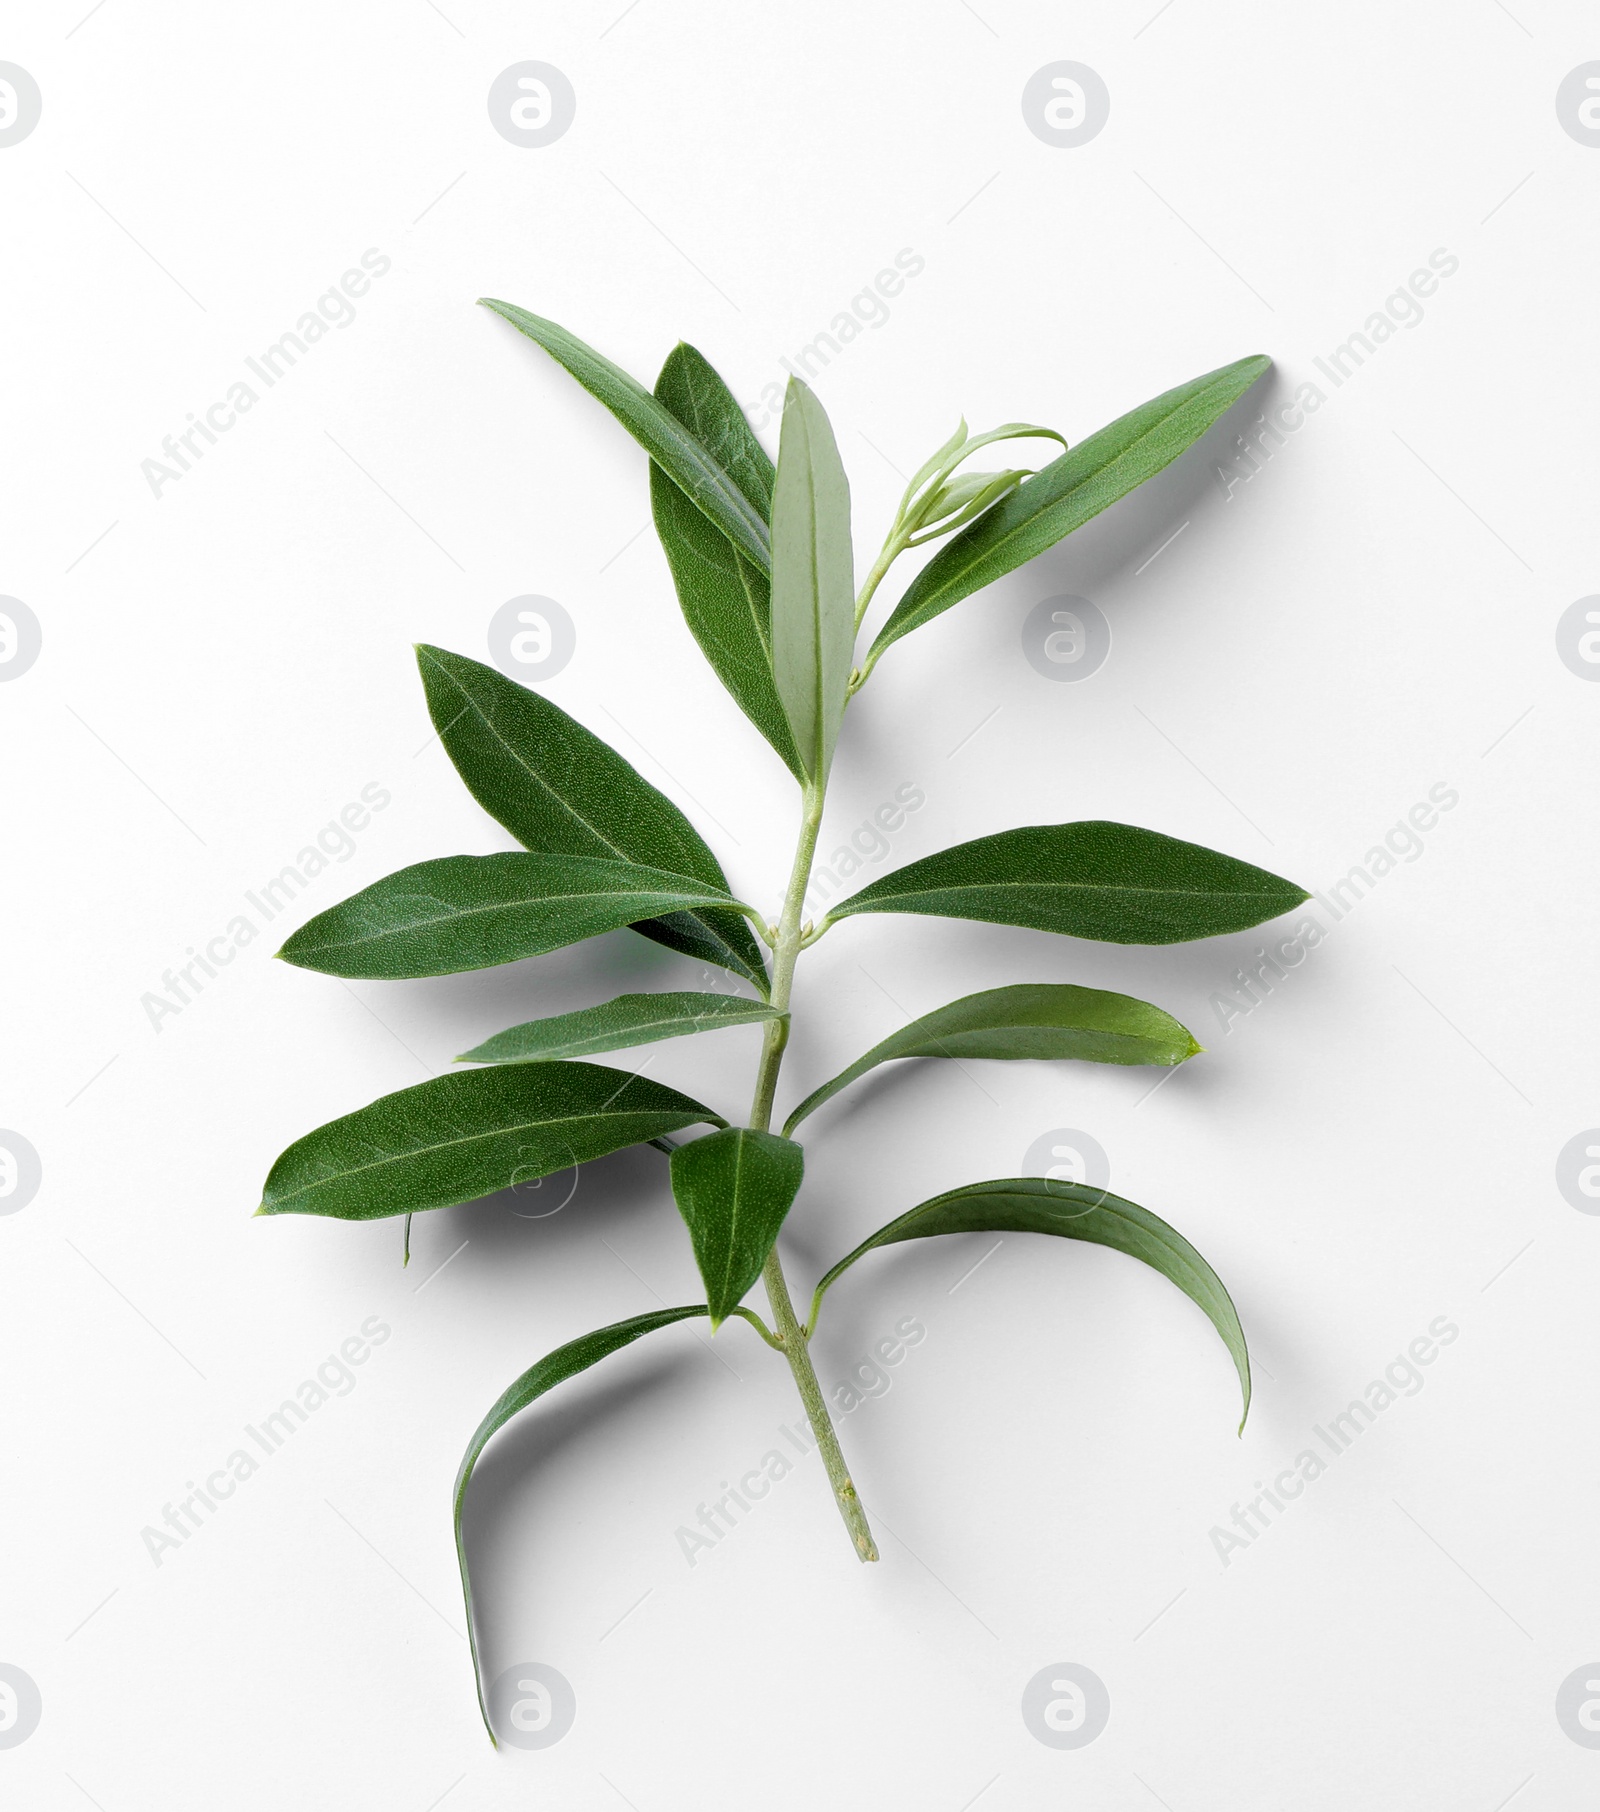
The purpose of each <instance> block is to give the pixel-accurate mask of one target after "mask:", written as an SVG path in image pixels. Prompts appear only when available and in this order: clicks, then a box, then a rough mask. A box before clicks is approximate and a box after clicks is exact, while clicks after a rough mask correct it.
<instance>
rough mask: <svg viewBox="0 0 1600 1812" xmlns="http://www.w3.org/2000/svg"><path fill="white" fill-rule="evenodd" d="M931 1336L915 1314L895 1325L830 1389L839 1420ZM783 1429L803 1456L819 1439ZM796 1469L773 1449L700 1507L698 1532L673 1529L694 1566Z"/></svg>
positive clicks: (878, 1392)
mask: <svg viewBox="0 0 1600 1812" xmlns="http://www.w3.org/2000/svg"><path fill="white" fill-rule="evenodd" d="M927 1337H928V1330H927V1328H926V1327H925V1326H924V1325H923V1324H922V1323H921V1322H920V1321H918V1320H917V1318H916V1316H915V1315H902V1316H901V1318H900V1319H899V1320H898V1321H897V1322H896V1323H895V1324H894V1331H893V1333H891V1334H886V1335H885V1336H884V1337H883V1339H881V1340H875V1341H874V1342H873V1343H872V1347H871V1349H870V1351H869V1352H866V1353H863V1354H862V1355H861V1357H860V1358H859V1359H858V1360H857V1361H856V1362H855V1365H854V1366H853V1367H852V1368H851V1371H850V1375H849V1377H848V1378H841V1379H840V1380H839V1382H838V1383H837V1384H835V1385H834V1387H833V1389H832V1390H831V1391H830V1392H829V1393H828V1394H829V1397H830V1399H831V1400H832V1404H833V1416H834V1420H835V1421H837V1420H838V1419H839V1417H841V1416H848V1415H851V1414H853V1413H854V1411H856V1410H858V1409H859V1408H860V1407H861V1405H862V1404H863V1403H866V1402H869V1401H870V1400H872V1399H873V1398H876V1397H881V1396H882V1395H883V1394H884V1392H885V1391H886V1390H888V1388H889V1386H890V1385H891V1384H892V1383H893V1382H894V1380H893V1379H892V1378H891V1377H890V1376H889V1373H888V1372H887V1371H886V1370H885V1369H884V1368H885V1367H886V1366H895V1365H899V1364H901V1363H902V1362H903V1361H904V1359H905V1357H906V1354H907V1352H908V1351H909V1349H910V1348H912V1347H914V1346H921V1345H922V1343H923V1341H924V1340H926V1339H927ZM778 1433H779V1435H780V1436H781V1437H782V1438H783V1439H784V1440H785V1441H787V1442H788V1444H789V1446H790V1447H792V1448H793V1449H794V1451H795V1452H796V1453H797V1454H807V1453H810V1451H811V1449H812V1446H813V1443H812V1441H811V1438H810V1431H809V1430H807V1429H794V1428H790V1427H789V1426H788V1424H787V1423H784V1422H780V1423H779V1424H778ZM793 1471H794V1461H793V1460H791V1459H790V1458H789V1456H788V1455H787V1454H786V1453H785V1452H784V1451H783V1449H782V1448H781V1447H769V1448H768V1449H767V1451H766V1452H765V1453H763V1454H762V1455H761V1457H760V1458H759V1459H758V1460H757V1461H756V1463H755V1465H753V1466H752V1467H751V1468H750V1470H749V1471H748V1472H745V1473H742V1474H741V1475H740V1478H739V1482H738V1485H737V1486H735V1485H733V1484H732V1483H730V1481H729V1480H727V1479H724V1480H723V1481H722V1487H721V1489H722V1496H721V1497H717V1498H713V1499H712V1500H711V1502H710V1503H709V1504H703V1503H702V1504H696V1505H695V1522H696V1523H697V1524H698V1525H699V1529H698V1531H697V1530H695V1529H691V1528H689V1527H687V1526H686V1525H685V1524H683V1523H680V1524H679V1525H678V1527H677V1528H676V1529H675V1530H674V1531H673V1535H674V1537H675V1538H676V1540H677V1543H678V1551H679V1553H680V1554H682V1555H683V1558H684V1559H685V1560H686V1561H688V1563H689V1565H690V1566H691V1567H692V1566H693V1565H694V1564H695V1562H696V1561H697V1560H698V1559H699V1558H700V1556H701V1554H703V1553H707V1554H708V1553H710V1551H711V1550H712V1549H713V1548H715V1547H716V1546H717V1545H718V1544H719V1543H720V1542H723V1541H725V1540H726V1539H727V1538H728V1536H729V1535H731V1534H732V1533H733V1531H734V1530H735V1529H736V1528H737V1527H738V1526H739V1524H740V1522H741V1521H742V1520H743V1517H741V1516H740V1515H738V1514H736V1512H743V1515H744V1516H748V1515H749V1514H750V1512H751V1510H753V1509H754V1508H755V1505H756V1504H758V1503H760V1501H761V1500H762V1499H763V1498H764V1497H766V1496H767V1495H768V1493H769V1492H770V1491H771V1490H772V1487H773V1486H774V1485H776V1484H777V1483H778V1482H779V1481H780V1480H781V1479H786V1478H787V1477H788V1476H789V1474H790V1473H791V1472H793Z"/></svg>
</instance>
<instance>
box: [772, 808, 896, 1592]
mask: <svg viewBox="0 0 1600 1812" xmlns="http://www.w3.org/2000/svg"><path fill="white" fill-rule="evenodd" d="M823 790H824V789H823V787H822V786H818V785H811V786H808V787H807V788H806V791H805V805H804V811H803V814H802V817H801V823H800V840H799V843H798V845H797V846H796V848H795V852H794V867H793V869H792V870H791V872H790V875H789V891H788V894H787V896H786V897H785V899H784V902H783V915H782V917H781V918H780V919H779V921H778V936H777V942H776V944H775V946H774V952H775V953H774V957H773V964H772V992H771V1001H772V1005H773V1006H774V1007H776V1008H777V1009H778V1011H779V1012H780V1013H782V1014H784V1015H785V1017H784V1018H782V1019H772V1020H768V1022H767V1028H766V1035H765V1038H764V1040H763V1043H762V1046H761V1066H760V1068H759V1070H758V1071H757V1072H756V1089H755V1099H754V1100H753V1101H752V1102H751V1105H750V1125H751V1126H752V1127H753V1128H754V1129H755V1130H756V1131H757V1132H766V1131H768V1130H769V1129H770V1128H771V1125H772V1103H773V1100H774V1098H775V1097H776V1095H777V1090H778V1071H779V1069H780V1068H781V1067H782V1064H783V1052H784V1047H785V1045H787V1044H788V1042H789V1020H788V1017H787V1015H788V1011H789V995H790V991H791V989H792V987H793V985H794V966H795V960H796V958H797V957H798V956H799V954H800V941H801V924H800V915H801V913H802V912H803V911H804V909H805V897H806V888H807V887H808V886H809V885H810V881H811V864H812V861H813V860H814V859H815V856H816V853H817V836H818V834H819V832H820V831H821V829H822V803H823ZM761 1281H762V1282H763V1283H764V1284H765V1285H766V1287H767V1300H768V1302H770V1303H771V1305H772V1319H773V1322H774V1324H775V1326H776V1329H777V1336H778V1339H779V1341H780V1342H781V1343H782V1346H783V1356H784V1357H785V1358H786V1359H787V1360H788V1361H789V1370H790V1371H791V1372H792V1373H793V1374H794V1382H795V1388H796V1389H797V1390H798V1391H799V1393H800V1401H801V1402H802V1403H803V1404H804V1405H805V1411H806V1420H807V1421H808V1422H809V1423H810V1424H811V1432H812V1434H813V1435H814V1436H815V1437H816V1442H817V1451H818V1452H819V1453H820V1454H821V1455H822V1463H823V1465H824V1466H825V1467H826V1468H827V1472H828V1479H829V1482H830V1483H831V1484H832V1486H833V1495H834V1499H835V1501H836V1502H837V1503H838V1506H839V1514H840V1515H841V1516H842V1517H843V1518H844V1526H845V1528H846V1529H848V1530H849V1532H850V1540H851V1542H852V1543H853V1545H854V1547H855V1550H856V1552H857V1554H859V1555H860V1556H861V1558H862V1559H863V1560H876V1559H877V1558H878V1546H877V1543H876V1542H875V1541H874V1540H873V1539H872V1530H871V1529H870V1528H869V1527H868V1524H867V1518H866V1512H865V1511H864V1510H863V1509H862V1507H861V1499H860V1498H859V1497H858V1496H857V1494H856V1488H855V1485H854V1483H853V1481H852V1480H851V1477H850V1469H849V1467H848V1466H846V1465H845V1461H844V1454H843V1453H842V1452H841V1451H840V1448H839V1439H838V1436H837V1435H836V1434H835V1433H834V1430H833V1422H832V1420H831V1419H830V1417H829V1415H828V1406H827V1404H826V1403H824V1402H823V1399H822V1386H821V1385H820V1384H819V1383H818V1382H817V1374H816V1369H815V1367H813V1365H812V1363H811V1354H810V1351H809V1349H808V1347H807V1344H806V1336H805V1333H804V1331H803V1330H802V1328H801V1326H800V1322H799V1319H798V1317H797V1316H796V1315H795V1312H794V1304H793V1302H792V1301H791V1300H790V1298H789V1285H788V1283H787V1281H786V1280H785V1278H784V1275H783V1265H782V1263H781V1261H780V1260H779V1258H778V1248H777V1247H776V1245H774V1247H773V1248H772V1250H771V1251H770V1252H769V1253H768V1254H767V1262H766V1263H765V1264H764V1265H763V1266H762V1267H761Z"/></svg>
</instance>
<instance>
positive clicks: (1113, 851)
mask: <svg viewBox="0 0 1600 1812" xmlns="http://www.w3.org/2000/svg"><path fill="white" fill-rule="evenodd" d="M1310 897H1311V896H1310V895H1309V894H1308V893H1307V892H1306V891H1305V889H1304V888H1302V887H1296V886H1295V885H1294V883H1293V882H1292V881H1285V880H1282V879H1281V878H1280V877H1279V876H1277V875H1274V874H1268V873H1267V871H1266V870H1265V869H1264V868H1256V867H1255V866H1254V865H1253V864H1251V863H1249V862H1241V861H1239V860H1238V858H1237V857H1234V856H1225V855H1222V854H1220V853H1219V852H1218V851H1216V850H1214V849H1206V848H1203V847H1202V846H1201V845H1200V844H1198V843H1185V842H1183V841H1182V840H1181V839H1180V838H1178V837H1166V836H1163V835H1162V834H1161V832H1159V831H1151V830H1140V829H1139V828H1138V827H1137V826H1136V825H1132V824H1113V823H1109V822H1107V821H1105V820H1090V821H1087V822H1085V823H1082V824H1031V825H1024V826H1022V827H1021V828H1020V829H1018V830H1008V831H1000V832H998V833H997V834H996V835H994V836H992V837H978V838H976V839H975V840H974V841H973V842H971V843H958V844H957V845H956V846H955V847H954V848H953V849H944V850H940V851H939V852H938V854H937V855H932V856H924V857H923V858H922V860H921V861H920V862H911V863H908V864H907V865H906V867H904V868H897V869H895V870H894V871H893V872H892V873H891V874H887V875H885V876H883V878H882V879H881V880H878V881H874V882H873V883H872V885H871V886H870V887H864V888H862V890H861V892H860V893H858V894H852V895H851V897H850V898H849V899H848V900H842V901H841V902H840V903H839V904H838V905H837V906H835V907H834V908H833V910H832V911H831V912H830V913H829V914H828V918H829V920H833V919H842V918H846V917H848V916H849V915H850V914H851V913H856V912H921V913H931V914H935V915H937V916H939V917H942V918H951V919H982V920H985V921H987V922H988V923H990V924H995V925H1027V926H1031V927H1032V928H1033V929H1034V930H1036V931H1057V932H1061V933H1063V934H1065V935H1067V936H1070V937H1086V938H1096V939H1098V940H1099V941H1100V942H1102V943H1108V944H1180V943H1184V942H1186V941H1187V940H1189V939H1191V938H1200V937H1217V936H1219V935H1220V934H1222V933H1223V932H1228V931H1243V930H1245V929H1247V928H1248V927H1249V926H1251V925H1259V924H1261V923H1262V921H1263V920H1265V919H1271V918H1276V917H1277V916H1278V914H1279V913H1280V912H1288V911H1289V910H1290V908H1291V907H1294V906H1298V905H1299V904H1300V903H1301V901H1303V900H1307V899H1309V898H1310Z"/></svg>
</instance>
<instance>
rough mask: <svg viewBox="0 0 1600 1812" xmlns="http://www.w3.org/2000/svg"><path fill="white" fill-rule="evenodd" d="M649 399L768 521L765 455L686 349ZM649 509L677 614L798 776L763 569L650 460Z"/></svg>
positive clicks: (769, 475)
mask: <svg viewBox="0 0 1600 1812" xmlns="http://www.w3.org/2000/svg"><path fill="white" fill-rule="evenodd" d="M656 397H657V399H658V400H659V401H660V402H661V403H663V404H664V405H665V406H666V407H667V408H668V409H670V410H671V411H672V413H673V414H674V415H675V416H676V417H677V418H678V420H679V421H681V422H682V423H683V425H684V427H685V428H686V429H687V430H688V431H689V432H690V433H692V434H693V435H695V437H696V438H697V439H698V440H700V441H701V442H702V444H703V445H704V446H705V447H706V448H707V450H708V451H709V452H710V453H711V454H712V456H713V457H714V458H715V459H716V460H717V461H718V463H719V464H720V465H722V466H723V467H724V468H725V469H726V471H727V472H728V475H729V476H730V477H731V478H733V480H734V481H735V482H736V483H737V484H738V485H739V488H740V489H741V490H742V491H743V492H744V493H745V495H746V496H747V497H748V498H749V499H750V501H751V503H752V504H753V505H754V506H755V507H756V508H757V509H758V510H760V512H761V515H762V518H763V520H765V519H766V517H767V516H768V515H769V514H770V512H771V508H772V481H773V467H772V461H771V460H770V459H769V458H768V457H767V454H766V451H765V449H764V448H763V447H762V445H761V443H760V441H758V440H757V439H756V437H755V435H754V433H753V432H752V431H751V428H750V424H749V423H748V422H747V421H746V420H745V415H744V411H743V410H742V409H741V408H740V407H739V405H738V403H737V402H736V401H735V400H734V398H733V394H732V392H731V391H730V390H729V389H728V387H727V385H726V384H724V383H723V381H722V379H721V378H720V377H718V375H717V373H716V372H715V371H714V370H713V369H712V367H711V366H710V365H709V364H708V363H707V362H706V360H705V359H704V358H702V357H701V355H700V354H699V353H698V352H696V351H695V349H694V348H693V347H692V346H684V345H680V346H678V347H677V348H676V349H675V350H674V351H673V352H672V354H671V355H670V356H669V358H668V359H667V362H666V364H665V365H663V366H662V367H661V375H660V377H659V378H657V379H656ZM650 507H651V511H652V513H653V514H654V517H655V524H656V533H657V534H658V535H659V536H660V538H661V546H662V550H663V551H664V552H665V554H666V556H667V564H668V566H669V567H670V568H671V569H672V582H673V585H674V586H675V588H676V589H677V593H678V602H679V604H680V605H681V606H682V607H683V615H684V620H685V621H686V622H687V623H688V625H689V629H690V632H691V634H692V635H693V636H694V639H695V640H696V641H697V642H698V643H699V644H700V648H701V652H702V653H703V654H704V655H705V657H706V659H707V660H708V661H709V662H710V663H711V666H712V668H713V670H714V671H715V673H716V675H717V677H718V679H720V680H721V681H722V683H723V685H724V686H726V687H727V689H728V691H729V692H730V693H731V694H732V695H733V699H734V702H735V703H736V704H737V705H738V706H739V708H740V709H741V710H742V711H743V712H744V713H745V715H746V716H747V717H748V718H749V719H750V721H751V722H752V723H753V724H754V725H755V726H756V728H757V729H758V730H759V731H760V732H761V734H762V735H763V736H765V737H766V739H767V741H768V742H770V743H771V744H772V746H773V748H774V749H775V750H776V751H777V752H778V754H779V756H780V757H781V758H782V760H783V761H784V762H785V763H786V764H787V766H788V767H789V768H790V769H791V770H792V771H793V773H794V774H795V776H796V778H797V779H802V780H803V779H804V778H805V775H804V771H803V770H802V768H801V766H800V758H799V756H798V755H797V754H796V753H795V747H794V737H793V735H792V734H791V733H790V730H789V720H788V719H787V718H786V717H785V716H784V713H783V706H782V705H781V704H780V703H779V701H778V690H777V685H776V683H775V682H774V680H773V677H772V592H771V584H770V581H769V580H768V577H767V570H766V568H765V566H758V565H757V564H756V563H755V562H754V561H753V560H750V559H749V558H747V556H746V555H744V554H743V553H741V552H740V551H739V548H738V547H737V545H736V544H735V543H734V542H732V541H730V540H729V539H728V537H727V536H726V535H725V534H724V533H723V532H722V530H721V529H719V528H718V527H717V525H716V524H715V523H714V522H713V521H712V520H711V518H710V517H709V516H707V515H705V514H704V512H703V511H701V510H700V509H698V508H697V507H696V506H695V505H694V504H693V503H692V502H691V501H690V500H689V498H688V497H687V496H685V494H684V493H683V492H682V491H681V490H680V489H679V488H678V486H677V485H675V484H674V483H673V482H672V480H671V479H670V478H669V477H667V475H666V474H665V473H664V472H663V471H662V469H661V468H660V467H659V466H657V465H652V466H651V468H650Z"/></svg>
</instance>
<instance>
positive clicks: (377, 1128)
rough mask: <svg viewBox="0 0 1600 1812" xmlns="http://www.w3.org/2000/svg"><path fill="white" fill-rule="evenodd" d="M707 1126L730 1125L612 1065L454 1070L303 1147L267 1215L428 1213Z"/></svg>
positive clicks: (358, 1217)
mask: <svg viewBox="0 0 1600 1812" xmlns="http://www.w3.org/2000/svg"><path fill="white" fill-rule="evenodd" d="M702 1122H703V1123H705V1124H706V1125H710V1126H722V1125H724V1124H725V1122H724V1121H723V1119H722V1116H721V1115H720V1114H715V1113H713V1112H712V1111H711V1109H710V1108H709V1107H703V1106H702V1105H701V1104H700V1102H698V1101H693V1100H691V1099H690V1098H689V1096H687V1095H680V1094H679V1093H678V1091H677V1090H676V1089H675V1088H668V1087H666V1085H665V1084H664V1083H660V1082H651V1081H649V1080H648V1079H647V1078H646V1077H643V1076H632V1075H629V1074H628V1073H627V1072H626V1071H624V1070H613V1069H608V1068H606V1067H605V1066H604V1065H603V1064H598V1063H533V1064H527V1065H519V1064H508V1065H506V1066H505V1067H504V1068H500V1069H487V1070H453V1071H451V1072H450V1073H449V1074H448V1075H444V1076H435V1077H434V1078H433V1079H432V1081H430V1082H419V1083H418V1084H417V1085H416V1087H415V1088H403V1089H401V1090H400V1091H399V1092H398V1093H397V1094H393V1095H383V1096H381V1097H380V1098H379V1099H378V1100H376V1101H374V1102H372V1103H371V1104H370V1105H369V1106H367V1107H363V1108H359V1109H357V1111H356V1112H355V1113H353V1114H346V1115H344V1117H343V1118H342V1119H338V1120H330V1121H329V1122H328V1124H327V1125H326V1126H319V1127H318V1128H317V1129H316V1131H315V1132H310V1133H307V1134H306V1136H305V1137H304V1138H303V1139H296V1140H295V1142H294V1144H293V1145H291V1146H290V1147H289V1148H288V1150H287V1151H285V1152H284V1153H283V1154H282V1155H281V1156H280V1157H279V1159H278V1161H277V1163H275V1164H274V1165H273V1166H272V1171H271V1173H270V1175H269V1176H268V1177H267V1184H266V1188H265V1190H264V1191H263V1192H262V1198H261V1206H260V1208H259V1209H258V1210H257V1211H256V1212H257V1213H258V1214H326V1215H331V1216H332V1217H333V1218H334V1219H335V1220H341V1221H372V1220H379V1219H381V1218H382V1217H383V1216H384V1215H391V1214H412V1213H417V1214H420V1213H421V1212H422V1211H423V1210H424V1209H428V1208H448V1207H450V1206H451V1205H452V1204H454V1203H456V1202H472V1201H476V1200H477V1199H478V1197H479V1196H484V1195H492V1194H493V1193H494V1191H495V1190H497V1189H505V1188H507V1187H508V1186H509V1185H511V1184H513V1183H526V1182H532V1181H533V1180H534V1178H536V1177H544V1176H550V1175H552V1174H553V1173H554V1172H556V1171H558V1170H566V1169H567V1168H568V1167H569V1166H570V1165H573V1164H585V1163H587V1162H588V1161H589V1159H591V1158H599V1157H603V1156H604V1155H605V1154H606V1153H607V1152H608V1151H620V1150H621V1149H622V1147H623V1146H625V1145H640V1144H643V1143H644V1141H645V1140H647V1139H657V1138H660V1137H661V1136H662V1135H663V1134H664V1133H670V1132H677V1131H679V1130H680V1129H681V1128H683V1127H685V1126H694V1125H697V1124H700V1123H702Z"/></svg>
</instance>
